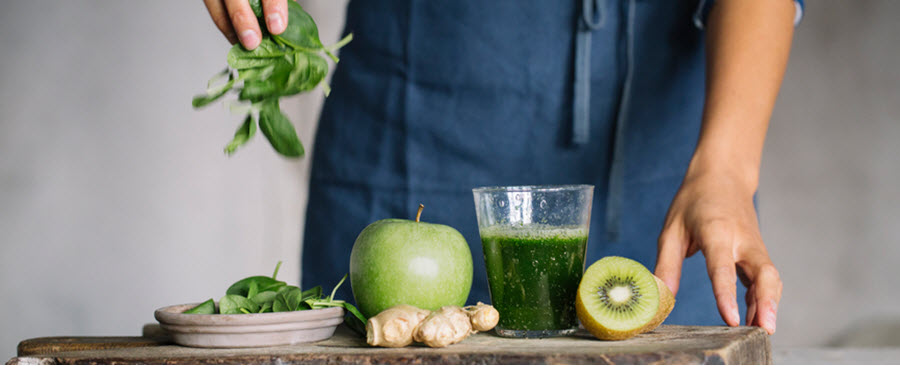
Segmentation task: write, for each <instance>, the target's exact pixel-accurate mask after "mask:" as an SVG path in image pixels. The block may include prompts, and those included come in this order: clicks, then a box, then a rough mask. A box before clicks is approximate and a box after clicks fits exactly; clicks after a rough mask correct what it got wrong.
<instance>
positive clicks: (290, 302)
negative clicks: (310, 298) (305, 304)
mask: <svg viewBox="0 0 900 366" xmlns="http://www.w3.org/2000/svg"><path fill="white" fill-rule="evenodd" d="M279 296H281V297H283V298H284V304H285V305H287V308H288V309H289V310H288V311H294V310H300V303H301V302H302V301H301V300H300V299H301V298H302V292H301V291H300V288H298V287H293V288H291V289H289V290H287V291H284V292H282V293H281V294H280V295H279Z"/></svg>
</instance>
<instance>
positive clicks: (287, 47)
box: [191, 0, 353, 157]
mask: <svg viewBox="0 0 900 366" xmlns="http://www.w3.org/2000/svg"><path fill="white" fill-rule="evenodd" d="M249 2H250V7H251V8H252V9H253V12H254V13H255V14H256V16H257V17H258V18H260V19H259V24H260V27H261V28H262V31H263V35H262V41H261V42H260V44H259V46H258V47H257V48H256V49H254V50H252V51H251V50H247V49H245V48H244V47H243V46H241V44H240V43H238V44H235V45H234V46H233V47H231V50H230V51H229V52H228V56H227V61H228V67H226V68H225V70H223V71H221V72H219V73H217V74H216V75H214V76H213V77H212V78H211V79H210V80H209V83H208V84H207V89H206V93H204V94H201V95H197V96H195V97H194V99H193V100H192V102H191V104H192V105H193V106H194V108H200V107H203V106H205V105H207V104H210V103H212V102H214V101H216V100H219V99H220V98H222V97H223V96H224V95H225V94H227V93H228V92H229V91H234V92H236V93H237V99H238V102H237V103H232V104H230V107H231V110H232V111H234V112H236V113H244V114H246V117H245V118H244V122H243V123H242V124H241V125H240V126H239V127H238V129H237V131H236V132H235V133H234V138H233V139H232V140H231V142H229V143H228V144H227V145H226V146H225V153H226V154H229V155H230V154H233V153H234V152H235V151H236V150H237V149H238V148H239V147H241V146H243V145H244V144H245V143H247V141H250V139H251V138H253V136H254V135H255V134H256V130H257V125H258V126H259V130H261V131H262V134H263V135H264V136H265V137H266V139H268V140H269V143H270V144H271V145H272V147H273V148H274V149H275V151H277V152H278V153H279V154H281V155H283V156H286V157H301V156H303V154H304V150H303V144H302V143H301V142H300V138H299V137H298V136H297V131H296V130H295V129H294V126H293V125H292V124H291V121H290V120H289V119H288V118H287V116H285V115H284V113H282V111H281V107H280V106H279V104H278V101H279V99H280V98H282V97H286V96H290V95H295V94H299V93H303V92H307V91H310V90H313V89H315V87H316V86H318V85H322V89H323V91H324V92H325V95H326V96H327V95H328V93H329V92H330V89H329V87H328V85H327V84H324V83H322V80H323V79H325V75H327V74H328V63H326V62H325V59H324V58H323V57H322V55H323V54H324V55H325V56H327V57H328V58H330V59H331V60H332V61H334V62H338V58H337V57H336V56H335V55H334V51H335V50H337V49H339V48H341V47H343V46H344V45H346V44H347V43H348V42H350V40H352V39H353V35H352V34H349V35H347V36H346V37H344V39H342V40H340V41H339V42H338V43H337V44H335V45H333V46H329V47H326V46H324V45H323V44H322V41H321V40H320V39H319V30H318V27H316V23H315V22H314V21H313V19H312V17H311V16H310V15H309V14H308V13H306V11H304V10H303V7H301V6H300V4H297V3H296V2H295V1H293V0H290V1H288V26H287V29H285V31H284V32H283V33H281V34H278V35H275V34H271V33H269V32H268V31H267V29H266V28H265V22H264V21H263V20H262V8H261V5H260V1H259V0H249ZM226 104H227V103H226Z"/></svg>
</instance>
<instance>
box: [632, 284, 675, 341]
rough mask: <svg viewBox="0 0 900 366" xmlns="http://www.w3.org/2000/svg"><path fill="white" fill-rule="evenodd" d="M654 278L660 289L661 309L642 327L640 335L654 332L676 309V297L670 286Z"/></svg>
mask: <svg viewBox="0 0 900 366" xmlns="http://www.w3.org/2000/svg"><path fill="white" fill-rule="evenodd" d="M653 278H655V279H656V287H657V288H658V289H659V308H658V309H656V315H654V316H653V319H650V322H649V323H647V324H646V325H644V326H643V327H641V330H640V331H638V334H641V333H647V332H652V331H653V330H654V329H656V327H658V326H659V325H660V324H662V322H663V321H665V320H666V318H668V317H669V313H671V312H672V309H673V308H674V307H675V296H673V295H672V290H669V286H668V285H666V283H665V282H663V281H662V280H661V279H659V277H656V275H653Z"/></svg>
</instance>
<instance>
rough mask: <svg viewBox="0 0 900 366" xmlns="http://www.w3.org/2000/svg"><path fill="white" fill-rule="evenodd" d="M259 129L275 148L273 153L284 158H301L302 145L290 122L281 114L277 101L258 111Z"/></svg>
mask: <svg viewBox="0 0 900 366" xmlns="http://www.w3.org/2000/svg"><path fill="white" fill-rule="evenodd" d="M259 129H260V130H262V133H263V135H265V136H266V138H267V139H268V140H269V143H270V144H272V147H273V148H275V151H277V152H278V153H280V154H281V155H283V156H286V157H301V156H303V144H302V143H301V142H300V138H299V137H297V131H296V130H294V126H293V125H292V124H291V121H290V120H288V119H287V117H285V115H284V114H282V113H281V109H280V108H279V107H278V101H277V100H276V101H273V102H272V103H269V104H267V105H264V106H263V107H262V109H261V110H260V111H259Z"/></svg>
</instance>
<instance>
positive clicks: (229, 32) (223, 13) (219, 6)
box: [203, 0, 238, 44]
mask: <svg viewBox="0 0 900 366" xmlns="http://www.w3.org/2000/svg"><path fill="white" fill-rule="evenodd" d="M203 3H204V4H206V10H208V11H209V16H210V17H211V18H212V20H213V23H215V24H216V28H219V30H220V31H221V32H222V34H223V35H225V38H227V39H228V42H231V44H235V43H237V41H238V39H237V35H235V33H234V27H232V26H231V21H230V20H228V11H227V10H226V9H225V3H223V2H222V0H203Z"/></svg>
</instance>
